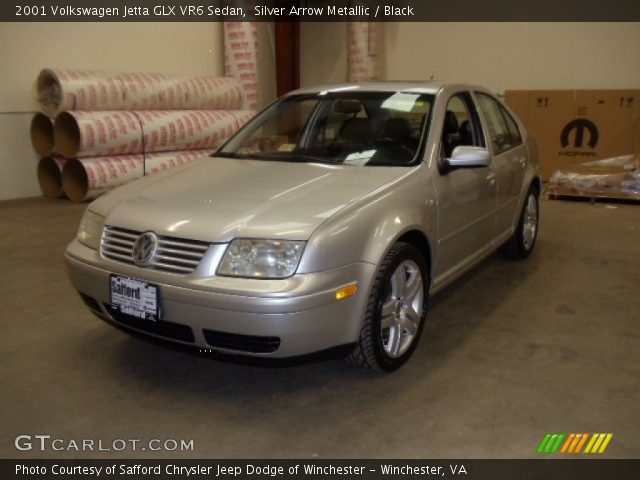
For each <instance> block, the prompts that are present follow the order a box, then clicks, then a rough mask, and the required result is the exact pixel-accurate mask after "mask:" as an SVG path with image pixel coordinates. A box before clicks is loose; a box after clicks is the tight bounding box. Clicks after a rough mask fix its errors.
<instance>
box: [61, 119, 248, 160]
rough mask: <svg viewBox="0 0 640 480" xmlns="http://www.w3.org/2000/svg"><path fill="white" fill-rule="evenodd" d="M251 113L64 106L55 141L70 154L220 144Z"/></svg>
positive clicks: (86, 154) (65, 153)
mask: <svg viewBox="0 0 640 480" xmlns="http://www.w3.org/2000/svg"><path fill="white" fill-rule="evenodd" d="M252 115H253V113H252V112H250V111H245V110H230V111H227V110H164V111H162V110H160V111H139V112H127V111H109V112H76V111H72V112H62V113H61V114H59V115H58V116H57V117H56V121H55V127H54V141H55V144H56V148H57V150H58V151H59V153H60V154H62V155H63V156H65V157H67V158H82V157H99V156H107V155H121V154H128V153H144V152H162V151H169V150H197V149H203V148H216V147H218V146H219V145H220V144H221V143H222V141H224V140H225V139H226V138H228V137H229V136H231V135H232V134H233V133H235V132H236V131H237V130H238V129H239V128H240V127H241V126H242V125H243V124H244V123H246V122H247V120H249V119H250V118H251V116H252Z"/></svg>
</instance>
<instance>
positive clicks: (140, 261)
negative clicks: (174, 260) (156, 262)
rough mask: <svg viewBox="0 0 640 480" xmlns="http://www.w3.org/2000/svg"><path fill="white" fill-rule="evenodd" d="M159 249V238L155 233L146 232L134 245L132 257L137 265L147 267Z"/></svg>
mask: <svg viewBox="0 0 640 480" xmlns="http://www.w3.org/2000/svg"><path fill="white" fill-rule="evenodd" d="M157 249H158V236H157V235H156V234H155V233H153V232H145V233H143V234H142V235H140V236H139V237H138V238H137V239H136V242H135V243H134V244H133V250H132V251H131V257H132V258H133V261H134V262H136V264H137V265H146V264H148V263H149V262H150V261H151V260H152V259H153V256H154V255H155V253H156V250H157Z"/></svg>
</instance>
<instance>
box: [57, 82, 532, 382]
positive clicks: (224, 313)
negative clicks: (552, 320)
mask: <svg viewBox="0 0 640 480" xmlns="http://www.w3.org/2000/svg"><path fill="white" fill-rule="evenodd" d="M539 194H540V175H539V171H538V165H537V149H536V144H535V142H534V140H533V139H532V137H531V136H530V135H529V134H528V132H527V131H526V129H525V128H524V127H523V125H522V123H521V122H520V121H519V120H518V118H517V117H516V116H515V115H514V113H513V112H512V111H511V110H510V109H509V108H508V107H507V106H506V105H505V104H504V103H503V102H502V101H501V100H500V99H498V98H497V97H496V96H494V95H493V94H492V93H491V92H489V91H488V90H486V89H484V88H481V87H476V86H471V85H454V84H442V83H402V84H401V83H372V84H362V85H353V84H352V85H340V86H330V87H323V88H313V89H305V90H299V91H296V92H292V93H290V94H288V95H286V96H284V97H283V98H281V99H279V100H278V101H276V102H275V103H273V104H272V105H270V106H269V107H267V108H266V109H264V110H263V111H262V112H260V113H259V114H258V115H257V116H256V117H254V118H253V119H252V120H251V121H250V122H249V123H248V124H247V125H246V126H244V127H243V128H242V129H241V130H240V131H239V132H238V133H237V134H236V135H235V136H233V137H232V138H231V139H230V140H229V141H227V143H226V144H225V145H223V146H222V147H221V148H220V149H219V151H218V152H217V153H216V154H214V155H212V157H211V158H209V157H205V158H202V159H201V160H198V161H196V162H194V163H192V164H189V165H187V166H184V167H180V168H178V169H175V170H170V171H167V172H163V173H161V174H157V175H152V176H149V177H146V178H144V179H142V180H138V181H134V182H131V183H130V184H128V185H125V186H123V187H120V188H118V189H116V190H114V191H112V192H110V193H108V194H106V195H104V196H102V197H100V198H99V199H98V200H96V201H94V202H93V203H92V204H90V205H89V207H88V209H87V211H86V213H85V215H84V217H83V219H82V222H81V225H80V228H79V231H78V235H77V238H76V239H74V240H73V241H72V242H71V244H70V245H69V246H68V248H67V251H66V259H67V264H68V267H69V272H70V276H71V280H72V282H73V285H74V286H75V288H76V289H77V290H78V291H79V292H80V294H81V296H82V298H83V300H84V301H85V303H86V304H87V305H88V307H89V308H90V309H91V310H92V311H93V312H94V313H96V314H97V315H99V316H100V317H101V318H103V319H105V320H107V321H108V322H110V323H113V324H115V325H118V326H120V327H122V328H124V329H125V330H132V331H137V332H141V333H143V334H147V335H151V336H154V337H159V338H162V339H166V340H170V341H173V342H178V343H181V344H184V345H189V346H192V347H195V348H198V349H206V350H211V351H219V352H224V353H229V354H237V355H253V356H261V357H279V358H282V357H296V356H303V355H305V354H312V353H316V352H321V351H325V350H339V351H344V352H346V353H348V355H349V358H350V359H351V360H352V361H353V362H355V363H357V364H358V365H362V366H364V367H368V368H373V369H380V370H385V371H392V370H395V369H397V368H398V367H400V366H401V365H402V364H404V362H406V361H407V359H408V358H409V357H410V356H411V355H412V353H413V352H414V350H415V348H416V345H417V343H418V339H419V338H420V334H421V332H422V330H423V327H424V324H425V319H426V317H427V313H428V300H429V297H430V295H434V294H435V293H436V292H438V291H439V290H441V289H442V288H443V287H445V286H446V285H448V284H449V283H451V282H452V281H454V280H455V279H456V278H458V277H460V275H462V274H463V273H464V272H465V271H466V270H468V269H469V268H470V267H472V266H473V265H474V264H476V263H478V262H479V261H480V260H481V259H483V258H484V257H486V256H487V255H489V254H491V253H492V252H493V251H495V250H497V249H498V248H502V250H503V251H504V252H505V253H506V254H508V255H509V256H511V257H513V258H526V257H528V256H529V254H530V253H531V251H532V250H533V248H534V245H535V241H536V235H537V231H538V198H539Z"/></svg>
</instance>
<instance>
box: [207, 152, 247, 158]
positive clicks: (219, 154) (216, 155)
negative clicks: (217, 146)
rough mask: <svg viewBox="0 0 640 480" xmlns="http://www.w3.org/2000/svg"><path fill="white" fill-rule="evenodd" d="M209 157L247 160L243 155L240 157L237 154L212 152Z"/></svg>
mask: <svg viewBox="0 0 640 480" xmlns="http://www.w3.org/2000/svg"><path fill="white" fill-rule="evenodd" d="M209 156H210V157H222V158H247V157H245V156H244V155H241V154H239V153H233V152H214V153H212V154H211V155H209Z"/></svg>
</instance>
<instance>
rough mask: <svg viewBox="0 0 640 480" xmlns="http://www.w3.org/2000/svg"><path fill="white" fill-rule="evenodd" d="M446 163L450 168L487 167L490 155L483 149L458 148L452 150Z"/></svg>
mask: <svg viewBox="0 0 640 480" xmlns="http://www.w3.org/2000/svg"><path fill="white" fill-rule="evenodd" d="M448 161H449V166H450V167H451V168H465V167H488V166H489V163H491V155H490V154H489V150H487V149H486V148H483V147H466V146H460V147H456V148H454V149H453V153H452V154H451V158H449V159H448Z"/></svg>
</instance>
